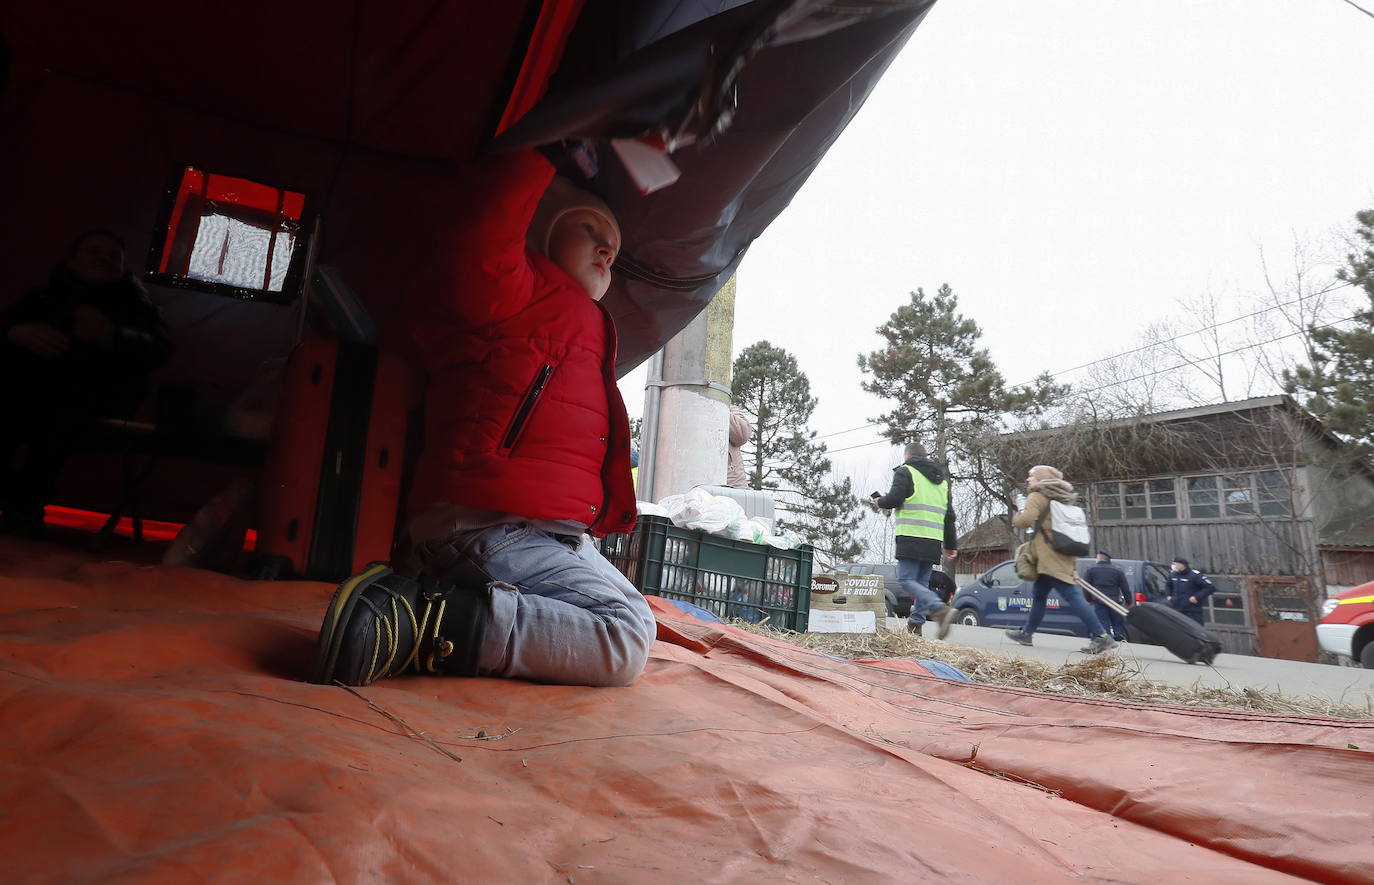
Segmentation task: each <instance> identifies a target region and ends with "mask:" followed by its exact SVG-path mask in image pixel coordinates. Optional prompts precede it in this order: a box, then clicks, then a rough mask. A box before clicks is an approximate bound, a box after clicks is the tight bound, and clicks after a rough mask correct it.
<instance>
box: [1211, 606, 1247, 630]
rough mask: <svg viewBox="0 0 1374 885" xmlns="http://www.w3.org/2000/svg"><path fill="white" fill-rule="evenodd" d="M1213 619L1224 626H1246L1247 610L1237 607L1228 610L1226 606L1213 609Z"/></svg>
mask: <svg viewBox="0 0 1374 885" xmlns="http://www.w3.org/2000/svg"><path fill="white" fill-rule="evenodd" d="M1211 614H1212V617H1211V621H1212V623H1213V624H1219V625H1221V626H1224V627H1244V626H1245V612H1243V611H1239V610H1236V609H1231V610H1227V609H1224V608H1215V609H1212V612H1211Z"/></svg>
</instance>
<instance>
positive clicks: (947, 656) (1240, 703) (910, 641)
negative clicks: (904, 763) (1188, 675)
mask: <svg viewBox="0 0 1374 885" xmlns="http://www.w3.org/2000/svg"><path fill="white" fill-rule="evenodd" d="M729 623H730V624H731V625H732V626H735V627H739V628H740V629H742V630H745V631H748V632H750V633H756V634H758V635H761V636H769V637H772V638H774V639H781V640H783V641H785V642H790V643H792V644H793V645H797V646H800V647H802V648H808V649H812V650H814V651H818V652H821V653H823V654H828V655H834V656H836V657H841V658H849V659H851V660H852V659H868V658H918V659H925V660H934V661H943V662H945V663H947V664H950V665H952V666H955V667H958V668H959V669H960V670H961V671H962V672H964V673H966V674H967V675H968V677H969V678H970V679H972V680H973V681H974V682H979V683H982V684H984V685H1008V686H1015V687H1018V688H1029V689H1034V690H1036V691H1043V692H1048V693H1051V694H1064V695H1073V696H1076V697H1088V698H1109V699H1111V700H1116V701H1126V702H1129V703H1144V704H1183V705H1188V706H1195V707H1216V708H1222V709H1228V710H1253V711H1255V712H1260V713H1279V714H1297V715H1300V716H1332V717H1337V718H1345V719H1374V707H1371V706H1370V705H1366V706H1364V707H1355V706H1351V705H1349V704H1341V703H1337V702H1335V701H1331V700H1328V699H1326V698H1320V697H1306V696H1293V695H1286V694H1282V693H1280V692H1276V691H1268V690H1265V689H1255V688H1243V689H1230V688H1216V687H1213V686H1207V685H1202V684H1197V685H1193V686H1189V687H1185V686H1180V685H1173V684H1170V683H1167V682H1158V681H1156V680H1153V679H1147V678H1145V676H1144V675H1142V673H1141V670H1140V666H1139V664H1137V663H1136V662H1135V661H1133V660H1131V659H1130V658H1125V657H1121V656H1119V655H1115V654H1105V655H1096V656H1093V657H1086V658H1084V659H1083V660H1080V661H1074V662H1072V663H1068V664H1064V665H1063V666H1060V667H1052V666H1049V665H1047V664H1043V663H1041V662H1040V661H1033V660H1028V659H1026V658H1008V657H1002V656H1001V655H996V654H992V653H990V652H985V651H980V650H979V649H974V648H965V647H963V646H959V645H953V644H950V643H948V642H937V641H935V640H932V639H925V638H923V637H920V636H915V635H913V634H910V633H906V632H901V633H898V632H894V631H891V630H883V629H880V630H879V631H878V632H877V633H795V632H793V631H791V630H774V629H770V628H768V627H766V626H761V625H755V624H748V623H745V622H743V621H739V620H732V621H730V622H729Z"/></svg>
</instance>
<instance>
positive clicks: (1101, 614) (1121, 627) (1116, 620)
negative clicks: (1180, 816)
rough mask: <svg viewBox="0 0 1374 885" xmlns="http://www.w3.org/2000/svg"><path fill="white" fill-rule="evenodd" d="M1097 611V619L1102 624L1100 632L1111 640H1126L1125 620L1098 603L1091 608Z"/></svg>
mask: <svg viewBox="0 0 1374 885" xmlns="http://www.w3.org/2000/svg"><path fill="white" fill-rule="evenodd" d="M1093 607H1094V608H1096V609H1097V619H1098V620H1099V621H1101V622H1102V632H1103V633H1107V634H1109V635H1110V636H1111V637H1112V638H1113V639H1125V638H1126V618H1125V616H1123V615H1119V614H1117V613H1116V612H1115V611H1113V610H1112V609H1110V608H1107V607H1106V606H1105V605H1102V604H1101V603H1098V604H1097V605H1095V606H1093Z"/></svg>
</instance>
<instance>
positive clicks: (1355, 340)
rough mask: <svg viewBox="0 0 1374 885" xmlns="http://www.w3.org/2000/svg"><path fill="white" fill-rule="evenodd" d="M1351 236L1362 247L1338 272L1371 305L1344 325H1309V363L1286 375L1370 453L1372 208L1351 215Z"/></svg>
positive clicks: (1332, 425)
mask: <svg viewBox="0 0 1374 885" xmlns="http://www.w3.org/2000/svg"><path fill="white" fill-rule="evenodd" d="M1355 219H1356V221H1357V222H1358V227H1357V228H1356V230H1355V236H1356V237H1357V238H1358V240H1360V241H1363V244H1364V245H1363V247H1362V248H1358V249H1357V251H1355V252H1351V253H1350V254H1349V255H1348V256H1346V261H1347V262H1348V263H1349V266H1348V267H1344V268H1342V269H1341V270H1340V271H1339V272H1338V273H1337V274H1336V275H1337V276H1338V277H1339V278H1340V279H1342V280H1344V281H1345V282H1347V283H1351V284H1353V285H1355V286H1358V287H1360V288H1361V289H1363V290H1364V293H1365V295H1366V296H1367V297H1368V299H1369V308H1368V309H1365V310H1362V311H1360V312H1359V313H1357V314H1356V315H1355V317H1354V322H1353V324H1352V325H1351V326H1349V327H1348V328H1344V329H1335V328H1329V327H1328V328H1318V327H1313V328H1312V329H1310V330H1309V331H1310V332H1311V334H1312V340H1313V342H1314V344H1315V345H1316V348H1315V351H1316V352H1315V354H1314V359H1313V361H1312V364H1311V365H1307V366H1300V367H1298V369H1297V370H1296V371H1294V372H1293V373H1291V374H1288V373H1285V382H1286V383H1285V388H1286V389H1287V390H1288V392H1289V393H1294V394H1299V395H1303V394H1305V395H1306V397H1305V401H1304V405H1306V406H1307V408H1308V409H1309V410H1310V411H1311V412H1312V413H1313V414H1314V415H1316V416H1317V417H1318V418H1319V419H1320V420H1321V421H1322V423H1323V424H1325V425H1326V426H1327V427H1328V428H1329V429H1330V430H1332V431H1333V432H1335V433H1337V434H1340V435H1341V436H1343V437H1345V438H1346V439H1348V440H1350V441H1351V442H1353V443H1356V444H1357V446H1358V448H1357V451H1358V452H1359V453H1361V454H1368V453H1370V452H1371V451H1374V209H1369V210H1365V211H1363V212H1358V213H1356V215H1355Z"/></svg>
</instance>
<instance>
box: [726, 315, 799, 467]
mask: <svg viewBox="0 0 1374 885" xmlns="http://www.w3.org/2000/svg"><path fill="white" fill-rule="evenodd" d="M731 386H732V388H733V392H734V400H735V405H737V406H739V407H740V409H741V410H743V412H744V414H745V415H746V416H747V417H748V418H749V423H750V424H751V425H752V426H753V433H752V434H751V435H750V437H749V442H747V443H745V444H744V446H743V447H742V448H741V450H740V452H741V455H742V456H743V458H744V466H745V468H746V469H747V470H748V471H749V487H750V488H751V489H775V488H777V487H778V481H779V479H781V471H782V470H783V469H785V468H786V467H788V466H790V465H793V464H796V463H797V462H798V461H799V460H801V459H802V457H803V456H804V455H805V448H806V443H807V442H808V441H809V440H810V437H813V436H815V433H813V432H809V431H807V429H806V422H808V421H810V420H811V413H812V412H814V411H815V409H816V398H815V397H813V396H812V395H811V382H810V380H809V379H807V377H806V375H805V373H803V372H802V370H801V369H800V368H799V367H798V366H797V358H796V357H794V356H792V354H790V353H788V352H787V351H785V350H783V349H782V348H781V347H774V346H773V345H772V344H769V343H768V342H767V341H756V342H754V343H753V344H751V345H749V346H748V347H746V348H745V349H744V350H743V351H741V352H740V355H739V356H737V357H735V365H734V381H733V383H732V385H731Z"/></svg>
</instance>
